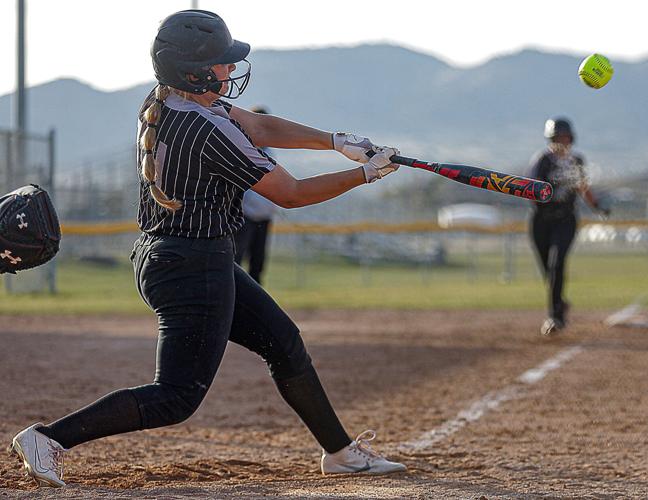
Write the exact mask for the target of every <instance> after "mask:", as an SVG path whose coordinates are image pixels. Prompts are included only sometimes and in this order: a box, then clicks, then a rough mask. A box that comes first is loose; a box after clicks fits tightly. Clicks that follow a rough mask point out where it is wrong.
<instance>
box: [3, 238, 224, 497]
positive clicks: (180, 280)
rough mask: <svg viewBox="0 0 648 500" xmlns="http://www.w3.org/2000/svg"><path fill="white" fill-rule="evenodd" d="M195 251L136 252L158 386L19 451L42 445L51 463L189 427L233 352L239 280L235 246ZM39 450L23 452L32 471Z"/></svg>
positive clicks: (151, 242) (85, 413)
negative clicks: (70, 453)
mask: <svg viewBox="0 0 648 500" xmlns="http://www.w3.org/2000/svg"><path fill="white" fill-rule="evenodd" d="M178 240H179V239H178ZM190 244H192V245H193V243H191V242H190V240H187V242H182V241H176V242H169V239H166V240H165V241H161V240H159V239H156V238H148V239H146V240H145V241H144V243H142V244H140V245H139V247H138V248H137V250H136V252H135V259H134V264H135V270H136V274H137V278H138V288H139V290H140V291H141V293H142V296H143V298H144V299H145V301H146V302H147V304H149V305H150V306H151V307H152V308H153V309H154V310H155V312H156V313H157V315H158V320H159V338H158V349H157V362H156V373H155V379H154V382H153V383H152V384H147V385H144V386H140V387H134V388H129V389H121V390H118V391H115V392H112V393H110V394H108V395H106V396H104V397H103V398H101V399H99V400H98V401H96V402H94V403H92V404H90V405H88V406H86V407H85V408H82V409H81V410H78V411H76V412H74V413H72V414H70V415H67V416H65V417H63V418H61V419H59V420H57V421H55V422H53V423H51V424H49V425H47V426H38V425H37V426H32V427H30V428H28V429H26V430H25V431H23V432H22V433H20V434H19V435H18V436H16V438H15V439H14V443H16V440H17V441H18V447H19V448H20V447H22V446H23V445H22V443H26V444H25V446H28V445H29V443H32V442H33V440H37V441H38V440H40V441H42V443H41V450H44V451H43V453H44V454H45V455H44V459H45V460H50V459H49V458H48V457H49V455H51V454H54V455H60V451H61V450H63V449H69V448H71V447H73V446H77V445H79V444H81V443H84V442H87V441H90V440H94V439H98V438H101V437H105V436H110V435H114V434H121V433H125V432H130V431H135V430H140V429H151V428H154V427H161V426H165V425H171V424H175V423H178V422H181V421H183V420H185V419H186V418H188V417H189V416H190V415H191V414H192V413H193V412H194V411H195V410H196V409H197V408H198V406H199V404H200V403H201V401H202V399H203V398H204V396H205V394H206V392H207V390H208V388H209V386H210V384H211V382H212V380H213V377H214V375H215V373H216V370H217V368H218V365H219V364H220V361H221V359H222V356H223V353H224V350H225V346H226V345H227V338H228V335H229V330H230V328H231V317H232V314H233V307H234V289H233V286H234V280H233V273H232V245H231V242H229V241H227V240H212V241H211V242H210V241H209V240H202V241H198V243H197V244H196V245H194V246H189V245H190ZM198 245H203V246H204V247H205V248H199V247H198ZM208 245H209V248H208ZM214 283H218V286H214ZM179 290H181V291H182V293H178V291H179ZM23 433H25V434H23ZM52 441H53V443H52ZM36 446H38V445H36ZM32 448H33V447H32ZM32 448H29V449H26V450H22V451H23V452H24V453H23V454H27V455H29V456H22V455H23V454H21V458H23V460H24V461H25V465H26V466H27V467H28V471H29V468H30V467H31V466H32V465H33V463H38V462H42V460H41V459H42V458H43V457H40V456H36V455H34V453H37V452H38V450H34V449H32ZM54 458H56V457H54ZM50 461H52V460H50ZM55 465H56V464H55V463H54V462H52V467H54V466H55ZM51 472H55V473H56V471H54V470H52V471H51ZM46 476H47V477H46V479H47V480H51V481H50V483H51V484H50V485H54V486H61V485H62V484H63V483H62V481H61V482H60V484H57V481H56V478H58V479H60V477H61V476H60V474H56V477H54V478H53V477H51V474H46ZM35 479H38V478H37V477H35Z"/></svg>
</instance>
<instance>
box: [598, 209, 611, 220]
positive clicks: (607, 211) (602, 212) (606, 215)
mask: <svg viewBox="0 0 648 500" xmlns="http://www.w3.org/2000/svg"><path fill="white" fill-rule="evenodd" d="M596 211H597V212H598V213H599V215H600V216H601V217H602V218H603V220H608V219H609V218H610V215H611V214H612V210H610V209H609V208H607V207H605V208H601V207H597V209H596Z"/></svg>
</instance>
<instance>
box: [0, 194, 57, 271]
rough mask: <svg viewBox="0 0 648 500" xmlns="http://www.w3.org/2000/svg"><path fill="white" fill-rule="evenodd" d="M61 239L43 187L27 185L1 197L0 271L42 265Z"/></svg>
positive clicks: (19, 269)
mask: <svg viewBox="0 0 648 500" xmlns="http://www.w3.org/2000/svg"><path fill="white" fill-rule="evenodd" d="M60 241H61V228H60V226H59V221H58V217H57V215H56V210H55V209H54V205H52V200H50V197H49V195H48V194H47V192H46V191H45V190H44V189H41V188H40V187H38V186H37V185H35V184H30V185H29V186H23V187H21V188H19V189H16V190H15V191H12V192H11V193H9V194H6V195H4V196H0V274H2V273H13V274H15V273H16V271H22V270H23V269H30V268H32V267H36V266H40V265H41V264H44V263H45V262H47V261H48V260H50V259H51V258H52V257H54V256H55V255H56V252H58V249H59V243H60Z"/></svg>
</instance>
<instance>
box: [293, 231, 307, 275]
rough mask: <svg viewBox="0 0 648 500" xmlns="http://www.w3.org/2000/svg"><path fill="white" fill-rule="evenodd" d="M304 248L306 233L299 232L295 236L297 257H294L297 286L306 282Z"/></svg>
mask: <svg viewBox="0 0 648 500" xmlns="http://www.w3.org/2000/svg"><path fill="white" fill-rule="evenodd" d="M305 250H306V234H305V233H299V236H298V237H297V258H296V259H295V272H296V275H295V284H296V285H297V288H304V285H305V284H306V272H305V269H304V267H305V266H304V259H305Z"/></svg>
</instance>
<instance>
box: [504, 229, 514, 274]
mask: <svg viewBox="0 0 648 500" xmlns="http://www.w3.org/2000/svg"><path fill="white" fill-rule="evenodd" d="M514 245H515V234H514V233H513V232H507V233H505V234H504V270H503V271H502V281H503V282H504V283H511V282H512V281H513V279H514V278H515V248H514Z"/></svg>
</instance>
